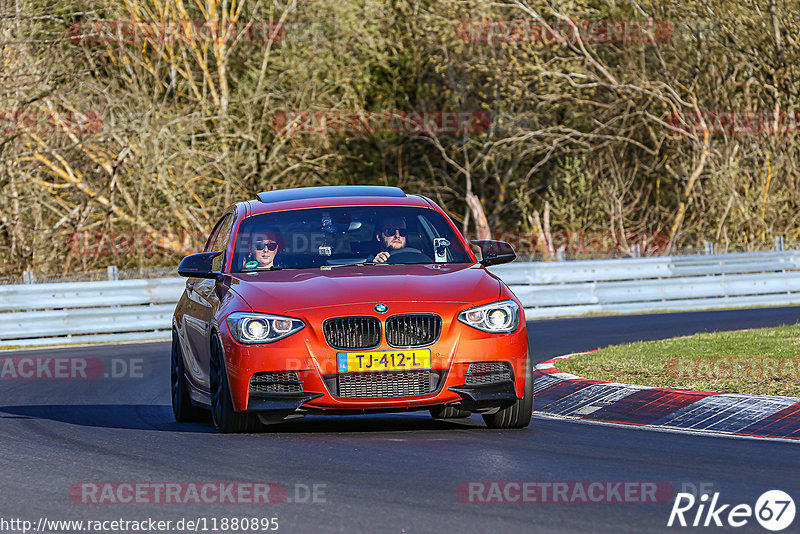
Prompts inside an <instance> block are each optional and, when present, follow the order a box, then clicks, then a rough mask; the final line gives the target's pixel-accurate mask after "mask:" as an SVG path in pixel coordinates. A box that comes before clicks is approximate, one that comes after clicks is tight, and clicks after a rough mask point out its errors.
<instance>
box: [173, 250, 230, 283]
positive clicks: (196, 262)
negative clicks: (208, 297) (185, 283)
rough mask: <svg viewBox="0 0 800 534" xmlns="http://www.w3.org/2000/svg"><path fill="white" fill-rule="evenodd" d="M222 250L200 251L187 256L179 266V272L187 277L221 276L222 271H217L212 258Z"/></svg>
mask: <svg viewBox="0 0 800 534" xmlns="http://www.w3.org/2000/svg"><path fill="white" fill-rule="evenodd" d="M220 254H222V252H200V253H199V254H192V255H191V256H186V257H185V258H183V259H182V260H181V264H180V265H179V266H178V274H179V275H181V276H186V277H187V278H219V275H220V273H215V272H214V268H213V267H212V266H211V260H213V259H214V258H215V257H217V256H219V255H220Z"/></svg>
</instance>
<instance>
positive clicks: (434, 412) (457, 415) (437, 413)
mask: <svg viewBox="0 0 800 534" xmlns="http://www.w3.org/2000/svg"><path fill="white" fill-rule="evenodd" d="M430 412H431V417H433V418H434V419H464V418H466V417H469V416H470V415H472V412H470V411H469V410H459V409H458V408H456V407H455V406H439V407H438V408H431V410H430Z"/></svg>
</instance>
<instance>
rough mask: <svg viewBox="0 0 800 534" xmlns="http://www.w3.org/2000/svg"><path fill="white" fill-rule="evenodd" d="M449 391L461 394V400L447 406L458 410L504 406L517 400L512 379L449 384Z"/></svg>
mask: <svg viewBox="0 0 800 534" xmlns="http://www.w3.org/2000/svg"><path fill="white" fill-rule="evenodd" d="M447 389H449V390H450V391H454V392H456V393H458V394H459V395H461V401H460V402H456V403H453V404H448V406H453V407H455V408H458V409H460V410H469V411H471V412H472V411H475V410H481V409H486V408H498V407H499V408H506V407H508V406H511V405H512V404H514V403H515V402H517V390H516V388H515V385H514V381H513V380H505V381H503V382H497V383H496V384H481V385H476V386H467V385H466V384H464V385H461V386H451V387H449V388H447Z"/></svg>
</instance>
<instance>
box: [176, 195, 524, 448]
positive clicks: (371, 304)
mask: <svg viewBox="0 0 800 534" xmlns="http://www.w3.org/2000/svg"><path fill="white" fill-rule="evenodd" d="M470 245H472V247H474V248H475V249H476V250H479V251H480V255H481V259H480V260H479V259H478V258H477V257H476V256H475V254H474V253H473V251H472V248H471V246H470ZM515 258H516V254H515V253H514V251H513V249H512V248H511V246H510V245H508V244H507V243H503V242H499V241H473V242H472V243H471V244H469V243H467V242H466V241H465V239H464V238H463V236H462V235H461V233H460V232H459V231H458V230H457V229H456V227H455V225H454V224H453V222H452V221H451V220H450V218H449V217H448V216H447V215H446V214H445V213H444V212H443V211H442V209H441V208H440V207H439V206H437V205H436V204H435V203H434V202H433V201H431V200H430V199H428V198H425V197H423V196H419V195H407V194H405V193H404V192H403V191H402V190H401V189H398V188H395V187H373V186H340V187H307V188H298V189H287V190H279V191H270V192H266V193H261V194H259V195H258V198H257V199H255V200H250V201H246V202H240V203H237V204H235V205H234V206H232V207H230V208H229V209H228V210H227V211H226V212H225V214H224V215H223V216H222V218H221V219H220V220H219V222H218V223H217V224H216V226H215V227H214V230H213V231H212V233H211V235H210V236H209V238H208V241H207V242H206V246H205V252H202V253H199V254H193V255H191V256H188V257H186V258H184V259H183V261H182V262H181V264H180V267H179V269H178V271H179V273H180V274H181V275H182V276H185V277H187V278H188V279H187V281H186V290H185V291H184V293H183V295H182V297H181V299H180V301H179V302H178V304H177V306H176V308H175V314H174V317H173V321H172V358H171V360H172V361H171V375H172V381H171V382H172V408H173V411H174V414H175V419H176V420H177V421H193V420H200V419H206V418H207V417H208V411H209V410H210V412H211V418H212V420H213V422H214V426H215V427H216V428H217V429H218V430H219V431H221V432H252V431H256V430H257V429H258V428H259V427H261V426H262V425H264V424H269V423H275V422H279V421H283V420H286V419H290V418H294V417H302V416H303V415H306V414H335V415H341V414H362V413H375V412H398V411H413V410H429V411H430V413H431V415H432V416H433V417H435V418H454V417H468V416H469V415H470V414H472V413H479V414H482V416H483V419H484V421H485V422H486V424H487V426H489V427H491V428H520V427H525V426H527V425H528V424H529V423H530V419H531V412H532V409H533V379H532V367H531V360H530V356H529V353H528V342H527V336H526V329H525V317H524V312H523V309H522V306H521V305H520V303H519V301H518V300H517V298H516V297H515V296H514V294H513V293H512V292H511V291H510V290H509V289H508V287H506V286H505V284H503V282H502V281H500V280H499V279H498V278H497V277H496V276H494V275H493V274H491V273H490V272H488V271H487V270H486V266H488V265H494V264H498V263H505V262H509V261H513V260H514V259H515Z"/></svg>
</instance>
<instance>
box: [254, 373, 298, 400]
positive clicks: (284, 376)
mask: <svg viewBox="0 0 800 534" xmlns="http://www.w3.org/2000/svg"><path fill="white" fill-rule="evenodd" d="M302 391H303V385H302V382H300V380H299V379H298V378H297V373H296V372H294V371H278V372H271V373H256V374H254V375H253V376H252V378H250V393H255V394H256V395H257V394H259V393H302Z"/></svg>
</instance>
